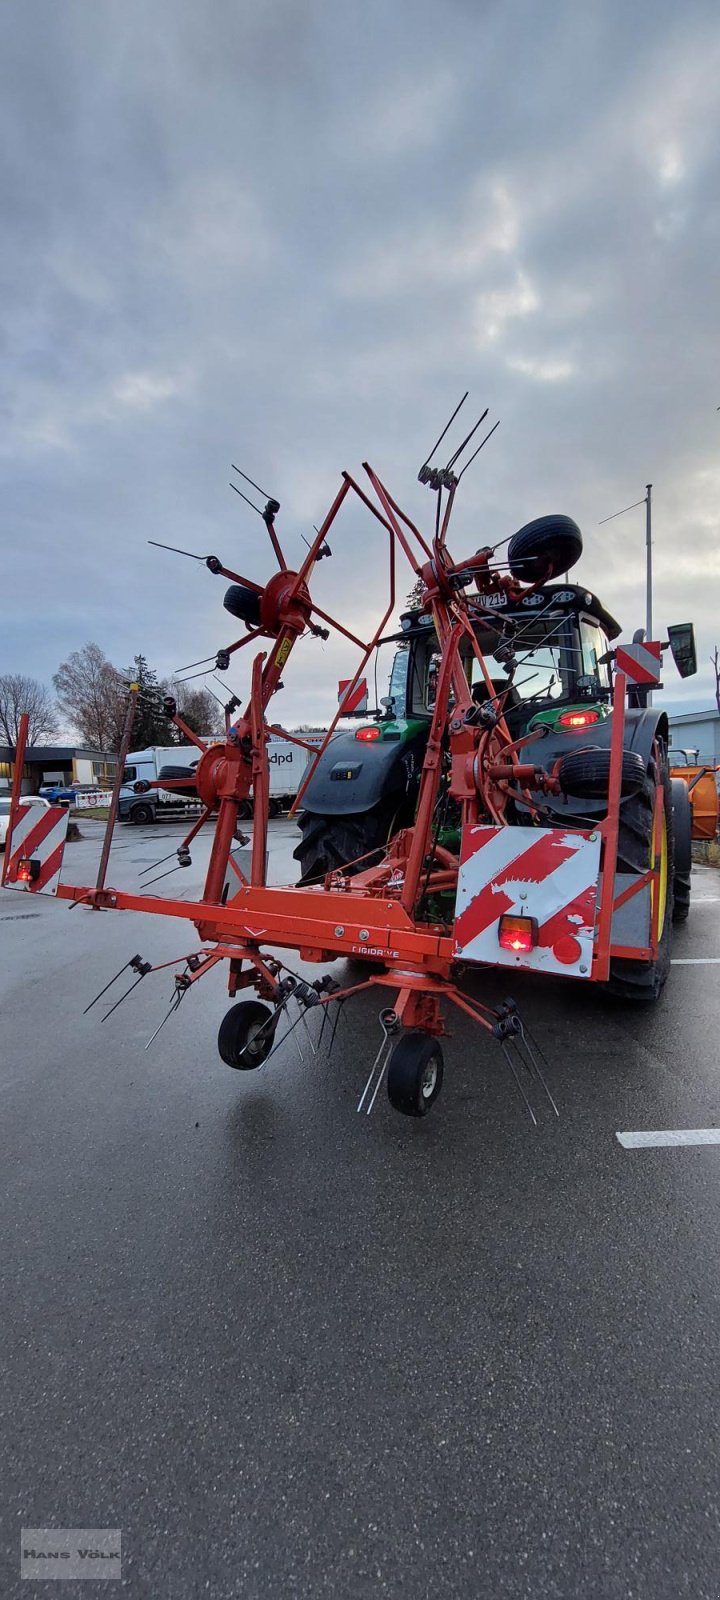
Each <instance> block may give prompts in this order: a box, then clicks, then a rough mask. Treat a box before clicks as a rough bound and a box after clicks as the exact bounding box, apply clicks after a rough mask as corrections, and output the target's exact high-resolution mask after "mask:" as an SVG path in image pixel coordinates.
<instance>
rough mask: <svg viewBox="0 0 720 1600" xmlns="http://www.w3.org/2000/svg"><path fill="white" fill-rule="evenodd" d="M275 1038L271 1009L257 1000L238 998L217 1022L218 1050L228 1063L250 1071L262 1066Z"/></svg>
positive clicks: (244, 1070)
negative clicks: (220, 1020) (237, 1001)
mask: <svg viewBox="0 0 720 1600" xmlns="http://www.w3.org/2000/svg"><path fill="white" fill-rule="evenodd" d="M274 1039H275V1019H274V1013H273V1012H272V1011H271V1010H270V1007H269V1006H264V1005H262V1004H261V1002H260V1001H259V1000H241V1001H240V1003H239V1005H236V1006H231V1007H230V1010H229V1011H226V1013H225V1016H224V1017H223V1019H222V1022H221V1023H220V1030H219V1032H218V1050H219V1051H220V1054H221V1056H222V1059H223V1061H224V1062H225V1063H226V1065H227V1066H228V1067H235V1068H237V1069H238V1070H239V1071H242V1072H251V1071H252V1069H253V1068H254V1067H261V1066H262V1064H263V1061H266V1060H267V1058H268V1056H269V1054H270V1051H271V1050H272V1047H273V1043H274Z"/></svg>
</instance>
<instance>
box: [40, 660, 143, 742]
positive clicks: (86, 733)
mask: <svg viewBox="0 0 720 1600" xmlns="http://www.w3.org/2000/svg"><path fill="white" fill-rule="evenodd" d="M53 683H54V685H55V689H56V691H57V697H58V703H59V705H60V706H61V708H62V710H63V711H64V712H65V714H66V716H67V717H68V718H69V720H70V722H71V723H72V725H73V727H74V728H76V729H77V731H78V733H79V735H80V738H81V739H84V740H86V742H87V743H88V744H89V745H90V746H91V747H92V748H93V749H94V750H117V748H118V745H119V743H120V737H121V731H122V725H123V717H124V711H125V703H126V701H127V689H126V686H125V683H124V681H123V678H122V674H121V673H120V672H118V669H117V667H114V666H113V665H112V662H111V661H108V659H107V656H106V655H105V654H104V652H103V651H102V650H101V649H100V646H99V645H97V644H86V645H85V646H84V648H83V649H82V650H73V652H72V655H69V656H68V658H67V661H63V662H62V664H61V665H60V666H59V667H58V670H57V672H56V673H55V676H54V678H53Z"/></svg>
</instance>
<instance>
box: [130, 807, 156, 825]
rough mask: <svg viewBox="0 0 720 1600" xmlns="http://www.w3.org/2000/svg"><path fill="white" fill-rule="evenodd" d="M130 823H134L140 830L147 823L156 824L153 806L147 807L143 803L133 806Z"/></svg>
mask: <svg viewBox="0 0 720 1600" xmlns="http://www.w3.org/2000/svg"><path fill="white" fill-rule="evenodd" d="M130 821H131V822H134V823H135V825H136V827H138V828H141V827H142V826H143V825H144V824H145V823H147V822H154V821H155V812H154V810H153V808H152V806H149V805H145V804H144V803H142V802H141V803H140V804H139V805H136V806H133V807H132V810H131V812H130Z"/></svg>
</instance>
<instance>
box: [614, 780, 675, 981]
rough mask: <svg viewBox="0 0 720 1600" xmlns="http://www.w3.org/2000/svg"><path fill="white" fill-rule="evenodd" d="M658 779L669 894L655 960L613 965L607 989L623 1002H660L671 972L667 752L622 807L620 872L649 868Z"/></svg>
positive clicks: (617, 960)
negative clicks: (660, 792) (660, 784)
mask: <svg viewBox="0 0 720 1600" xmlns="http://www.w3.org/2000/svg"><path fill="white" fill-rule="evenodd" d="M657 776H659V780H660V782H661V783H662V786H663V798H664V809H665V818H666V825H667V895H666V900H665V916H664V919H663V926H662V929H661V933H660V939H659V941H658V952H657V958H656V960H655V961H626V960H624V959H621V958H620V957H615V958H614V959H613V960H612V961H611V963H610V979H609V982H608V985H607V987H608V990H609V992H610V993H611V994H614V995H617V996H618V997H619V998H620V999H622V1000H645V1001H647V1000H657V999H658V998H659V996H660V993H661V991H662V988H663V985H664V983H665V980H666V978H667V976H668V973H669V971H670V949H671V944H672V921H673V877H674V848H673V808H672V789H671V785H670V775H669V772H668V768H667V756H666V754H665V752H663V753H662V755H661V757H660V770H659V775H658V774H656V770H655V767H654V764H653V765H651V768H650V770H649V772H648V773H647V775H646V778H645V781H644V783H643V785H642V788H641V789H639V790H638V791H637V793H636V794H634V795H632V796H631V798H630V799H629V800H626V801H625V802H624V803H623V805H622V806H621V808H620V825H619V831H618V860H617V865H618V871H619V872H638V873H640V872H647V870H648V866H649V865H650V859H651V852H652V838H653V818H654V813H655V784H656V781H657Z"/></svg>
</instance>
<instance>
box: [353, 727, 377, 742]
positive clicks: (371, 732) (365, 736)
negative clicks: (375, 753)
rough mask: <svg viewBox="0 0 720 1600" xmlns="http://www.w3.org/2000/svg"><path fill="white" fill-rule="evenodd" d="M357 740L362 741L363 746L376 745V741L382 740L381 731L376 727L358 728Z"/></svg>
mask: <svg viewBox="0 0 720 1600" xmlns="http://www.w3.org/2000/svg"><path fill="white" fill-rule="evenodd" d="M355 738H356V739H362V741H363V744H374V743H375V740H376V739H379V738H380V729H379V728H378V727H375V726H372V727H370V728H358V730H357V733H356V734H355Z"/></svg>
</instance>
